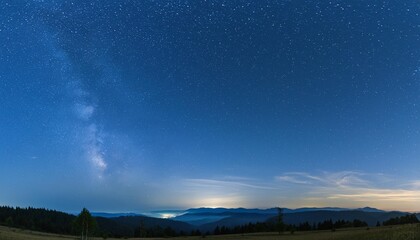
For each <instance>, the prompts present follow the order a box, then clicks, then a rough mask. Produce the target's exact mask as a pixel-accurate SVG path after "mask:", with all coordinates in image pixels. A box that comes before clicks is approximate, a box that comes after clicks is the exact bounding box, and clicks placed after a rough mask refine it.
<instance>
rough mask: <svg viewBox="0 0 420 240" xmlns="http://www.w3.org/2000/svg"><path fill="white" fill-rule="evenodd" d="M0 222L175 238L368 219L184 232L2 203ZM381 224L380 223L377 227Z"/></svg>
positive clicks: (347, 224)
mask: <svg viewBox="0 0 420 240" xmlns="http://www.w3.org/2000/svg"><path fill="white" fill-rule="evenodd" d="M410 223H419V220H418V219H417V217H416V215H415V214H409V215H406V216H402V217H396V218H391V219H389V220H387V221H384V222H383V223H382V224H383V225H384V226H388V225H398V224H410ZM0 225H4V226H9V227H16V228H22V229H29V230H34V231H41V232H49V233H57V234H66V235H76V236H80V238H81V239H88V238H89V237H91V236H96V237H103V238H107V237H175V236H203V235H224V234H245V233H257V232H277V231H278V232H279V233H282V232H283V231H288V232H291V233H293V232H295V231H312V230H335V229H339V228H351V227H367V226H368V224H367V223H366V222H364V221H361V220H358V219H355V220H353V221H347V220H337V221H333V220H331V219H329V220H325V221H322V222H318V223H309V222H303V223H300V224H295V225H291V224H285V223H284V222H283V215H282V212H281V210H279V214H278V217H277V218H276V219H275V221H266V222H257V223H248V224H242V225H238V226H234V227H228V226H216V227H215V228H214V229H213V230H212V231H202V230H200V229H195V230H190V231H180V230H179V229H176V228H173V227H170V226H167V227H161V226H160V225H153V226H151V225H150V224H149V225H148V226H146V224H145V223H144V222H142V221H139V222H138V225H137V227H132V228H131V227H129V226H126V225H121V224H120V223H118V224H117V222H115V221H114V220H113V219H106V218H100V217H98V218H94V217H92V216H91V214H90V213H89V211H88V210H87V209H83V210H82V211H81V213H80V214H79V215H78V216H74V215H71V214H67V213H63V212H59V211H55V210H48V209H44V208H32V207H28V208H19V207H16V208H13V207H7V206H4V207H1V206H0ZM380 225H381V224H380V223H379V222H378V224H377V226H380Z"/></svg>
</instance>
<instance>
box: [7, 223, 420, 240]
mask: <svg viewBox="0 0 420 240" xmlns="http://www.w3.org/2000/svg"><path fill="white" fill-rule="evenodd" d="M41 239H46V240H66V239H67V240H68V239H77V238H76V237H74V236H65V235H57V234H48V233H41V232H33V231H28V230H21V229H15V228H8V227H2V226H0V240H41ZM99 239H102V238H95V240H99ZM108 239H109V240H112V238H108ZM132 239H133V240H134V239H136V238H132ZM137 239H138V238H137ZM149 239H150V238H149ZM154 239H158V238H154ZM173 239H188V240H189V239H203V237H178V238H173ZM204 239H250V240H252V239H262V240H271V239H273V240H274V239H276V240H279V239H280V240H303V239H310V240H334V239H337V240H347V239H348V240H356V239H357V240H367V239H369V240H390V239H397V240H414V239H416V240H420V224H410V225H402V226H392V227H391V226H389V227H376V228H370V229H367V228H356V229H355V228H351V229H339V230H337V231H335V232H331V231H311V232H295V233H294V234H291V233H284V234H283V235H278V234H277V233H258V234H244V235H219V236H206V237H205V238H204Z"/></svg>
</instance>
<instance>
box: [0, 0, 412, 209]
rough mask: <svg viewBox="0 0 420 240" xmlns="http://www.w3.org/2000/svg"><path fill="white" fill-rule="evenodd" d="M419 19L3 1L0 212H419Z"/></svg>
mask: <svg viewBox="0 0 420 240" xmlns="http://www.w3.org/2000/svg"><path fill="white" fill-rule="evenodd" d="M419 14H420V3H419V2H418V1H416V0H409V1H301V0H292V1H287V0H277V1H274V0H258V1H250V0H230V1H222V0H191V1H189V0H182V1H181V0H168V1H164V0H141V1H140V0H138V1H134V0H132V1H129V0H127V1H123V0H121V1H116V0H93V1H85V0H51V1H48V0H32V1H30V0H20V1H15V0H10V1H8V0H5V1H4V0H3V1H1V2H0V205H11V206H34V207H46V208H52V209H58V210H63V211H78V210H80V209H81V208H82V207H87V208H89V209H90V210H94V211H109V212H112V211H132V212H144V211H151V210H157V209H185V208H190V207H202V206H206V207H258V208H269V207H275V206H282V207H290V208H296V207H303V206H318V207H321V206H331V207H333V206H334V207H364V206H371V207H378V208H382V209H387V210H390V209H396V210H407V211H420V132H419V131H420V16H419Z"/></svg>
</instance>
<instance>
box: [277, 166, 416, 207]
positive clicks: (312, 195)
mask: <svg viewBox="0 0 420 240" xmlns="http://www.w3.org/2000/svg"><path fill="white" fill-rule="evenodd" d="M275 180H276V181H277V182H279V183H280V184H286V185H293V186H295V188H296V189H297V191H300V192H304V194H302V193H300V199H299V201H300V202H301V203H304V204H308V205H314V206H328V205H333V206H343V207H349V206H350V205H354V207H360V206H368V205H369V206H374V207H379V208H383V209H397V210H406V211H414V210H418V209H414V206H418V205H419V204H420V191H418V188H419V187H420V181H418V180H417V181H408V182H406V183H402V182H393V183H391V182H390V181H389V178H388V176H386V175H384V174H381V173H364V172H358V171H339V172H322V173H320V174H317V175H316V174H309V173H304V172H291V173H284V174H282V175H280V176H276V177H275Z"/></svg>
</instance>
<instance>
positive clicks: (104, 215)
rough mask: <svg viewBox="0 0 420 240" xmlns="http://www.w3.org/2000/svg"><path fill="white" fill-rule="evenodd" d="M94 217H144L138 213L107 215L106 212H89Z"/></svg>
mask: <svg viewBox="0 0 420 240" xmlns="http://www.w3.org/2000/svg"><path fill="white" fill-rule="evenodd" d="M91 214H92V216H94V217H104V218H115V217H128V216H144V215H142V214H138V213H107V212H91Z"/></svg>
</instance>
